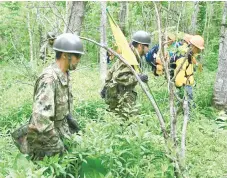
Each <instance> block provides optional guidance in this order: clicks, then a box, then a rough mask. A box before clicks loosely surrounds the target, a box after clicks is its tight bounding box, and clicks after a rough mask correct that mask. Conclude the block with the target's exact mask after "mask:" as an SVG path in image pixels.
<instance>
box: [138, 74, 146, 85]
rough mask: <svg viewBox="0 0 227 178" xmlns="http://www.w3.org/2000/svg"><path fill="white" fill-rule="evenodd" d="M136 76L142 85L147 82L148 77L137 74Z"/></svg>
mask: <svg viewBox="0 0 227 178" xmlns="http://www.w3.org/2000/svg"><path fill="white" fill-rule="evenodd" d="M138 76H139V78H140V79H141V80H142V82H144V83H147V82H148V76H147V75H146V74H139V75H138Z"/></svg>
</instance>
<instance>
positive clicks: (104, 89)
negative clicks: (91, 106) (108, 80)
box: [100, 87, 106, 98]
mask: <svg viewBox="0 0 227 178" xmlns="http://www.w3.org/2000/svg"><path fill="white" fill-rule="evenodd" d="M100 96H101V98H105V97H106V87H103V89H102V91H101V92H100Z"/></svg>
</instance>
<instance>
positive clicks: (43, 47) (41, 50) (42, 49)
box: [39, 43, 47, 58]
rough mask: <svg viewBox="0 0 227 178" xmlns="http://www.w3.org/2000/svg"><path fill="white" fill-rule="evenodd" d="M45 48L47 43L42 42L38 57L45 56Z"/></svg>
mask: <svg viewBox="0 0 227 178" xmlns="http://www.w3.org/2000/svg"><path fill="white" fill-rule="evenodd" d="M46 48H47V43H44V45H43V46H42V47H41V49H40V56H39V57H40V58H42V57H44V56H45V54H46V53H45V50H46Z"/></svg>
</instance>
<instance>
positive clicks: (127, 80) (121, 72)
mask: <svg viewBox="0 0 227 178" xmlns="http://www.w3.org/2000/svg"><path fill="white" fill-rule="evenodd" d="M113 79H114V80H115V81H116V82H117V83H118V84H120V85H124V86H130V85H136V84H137V82H138V81H137V79H136V77H135V76H134V74H133V73H132V71H131V70H130V69H129V68H128V66H126V65H125V64H124V63H123V62H120V63H119V66H118V67H117V68H116V71H114V73H113Z"/></svg>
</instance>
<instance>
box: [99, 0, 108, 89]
mask: <svg viewBox="0 0 227 178" xmlns="http://www.w3.org/2000/svg"><path fill="white" fill-rule="evenodd" d="M100 3H101V22H100V43H101V44H103V45H104V46H106V45H107V42H106V22H107V18H106V17H107V16H106V2H105V1H103V2H100ZM106 52H107V51H106V50H105V49H104V48H100V78H101V82H102V85H103V84H104V83H105V79H106V73H107V55H106Z"/></svg>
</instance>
